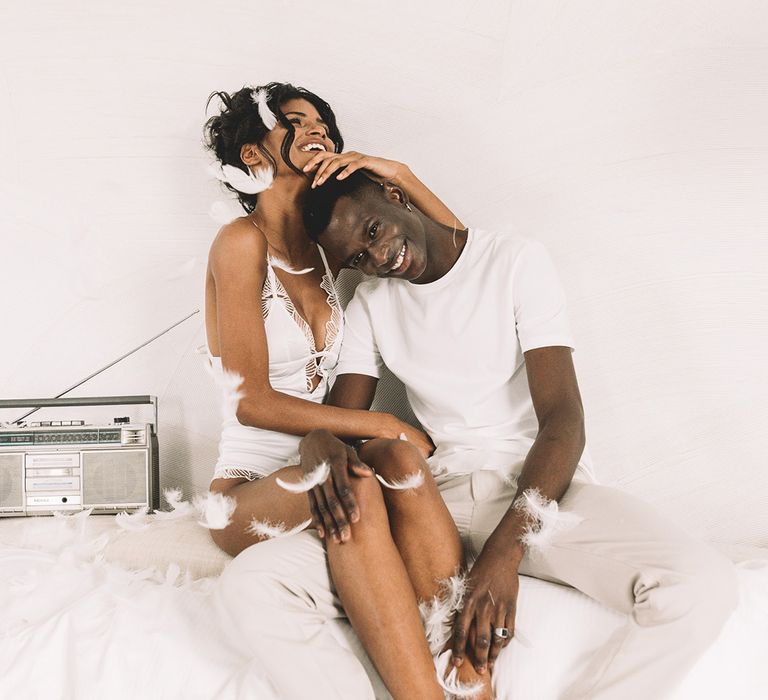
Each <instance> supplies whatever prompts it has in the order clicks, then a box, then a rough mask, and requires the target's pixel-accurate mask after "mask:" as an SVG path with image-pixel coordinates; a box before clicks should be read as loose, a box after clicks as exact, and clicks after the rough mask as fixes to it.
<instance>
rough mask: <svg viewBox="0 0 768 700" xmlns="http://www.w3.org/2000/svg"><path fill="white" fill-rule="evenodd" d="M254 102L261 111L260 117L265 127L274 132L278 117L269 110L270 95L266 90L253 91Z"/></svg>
mask: <svg viewBox="0 0 768 700" xmlns="http://www.w3.org/2000/svg"><path fill="white" fill-rule="evenodd" d="M252 94H253V102H254V104H255V105H256V107H257V108H258V110H259V117H260V118H261V121H263V122H264V126H266V127H267V129H269V131H272V129H274V128H275V127H276V126H277V117H276V116H275V113H274V112H273V111H272V110H271V109H270V108H269V104H268V100H269V95H268V94H267V91H266V90H265V89H264V88H259V89H258V90H252Z"/></svg>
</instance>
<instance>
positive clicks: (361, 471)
mask: <svg viewBox="0 0 768 700" xmlns="http://www.w3.org/2000/svg"><path fill="white" fill-rule="evenodd" d="M299 454H300V455H301V467H302V470H303V471H304V474H308V473H310V472H312V471H314V470H315V469H316V468H317V466H318V465H319V464H320V463H321V462H327V463H328V464H329V465H330V468H331V475H330V477H328V478H327V479H326V480H325V481H324V482H323V483H322V484H319V485H318V486H315V487H314V488H313V489H312V490H311V491H309V492H308V496H309V510H310V512H311V513H312V525H313V526H314V527H315V529H316V530H317V534H318V535H319V536H320V537H325V535H326V533H327V534H329V535H330V536H331V537H333V539H334V542H346V541H347V540H348V539H349V538H350V537H351V536H352V529H351V527H350V523H356V522H357V521H358V520H360V508H359V506H358V505H357V502H356V501H355V496H354V494H353V492H352V486H351V484H350V475H351V476H353V477H370V476H373V470H372V469H371V468H370V467H368V466H367V465H365V464H363V463H362V462H361V461H360V458H359V457H358V456H357V452H355V450H354V449H352V448H351V447H350V446H349V445H347V444H346V443H344V442H342V441H341V440H339V439H338V438H337V437H335V436H334V435H332V434H331V433H329V432H328V431H327V430H313V431H312V432H311V433H309V434H308V435H307V436H306V437H305V438H304V439H303V440H302V441H301V445H300V446H299Z"/></svg>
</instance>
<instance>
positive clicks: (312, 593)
mask: <svg viewBox="0 0 768 700" xmlns="http://www.w3.org/2000/svg"><path fill="white" fill-rule="evenodd" d="M211 603H212V605H213V606H214V610H215V611H216V613H217V615H218V617H219V618H220V620H221V622H222V628H223V629H225V630H226V631H227V633H228V639H229V642H230V644H231V645H232V647H235V648H236V650H237V651H238V652H239V653H240V654H241V655H243V656H245V657H248V658H251V659H252V661H251V663H253V664H256V665H258V666H259V670H263V671H264V675H265V676H266V678H267V679H268V680H269V681H270V682H271V685H272V687H273V689H274V691H275V695H276V697H279V698H286V699H293V698H295V699H298V698H310V697H313V698H324V699H330V698H334V699H337V700H342V699H343V698H361V699H362V700H365V699H368V700H373V698H374V692H373V688H372V687H371V682H370V681H369V679H368V676H367V674H366V671H365V669H364V667H363V665H362V664H361V663H360V661H359V660H358V659H357V658H356V657H355V655H354V654H353V653H352V652H351V651H349V650H348V649H345V648H344V647H343V646H342V645H341V644H339V642H338V640H337V639H336V636H335V635H334V633H333V631H332V629H331V624H332V621H333V620H335V619H339V618H343V617H344V611H343V609H342V607H341V602H340V601H339V599H338V597H337V596H336V594H335V592H334V588H333V585H332V583H331V579H330V572H329V570H328V562H327V558H326V553H325V547H324V546H323V543H322V541H321V540H320V539H319V538H318V536H317V534H316V533H315V531H314V530H306V531H304V532H302V533H299V534H297V535H291V536H289V537H282V538H277V539H274V540H268V541H266V542H262V543H260V544H255V545H252V546H250V547H248V548H247V549H245V550H243V552H241V553H240V554H239V555H238V556H237V557H235V558H234V559H233V560H232V561H231V562H230V563H229V564H228V565H227V567H226V568H225V569H224V572H223V573H222V575H221V576H220V577H219V579H218V580H217V582H216V586H215V588H214V590H213V592H212V594H211Z"/></svg>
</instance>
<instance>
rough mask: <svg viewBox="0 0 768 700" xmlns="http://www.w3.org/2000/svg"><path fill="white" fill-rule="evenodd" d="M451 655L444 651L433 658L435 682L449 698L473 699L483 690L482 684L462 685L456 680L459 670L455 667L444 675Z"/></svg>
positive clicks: (478, 682)
mask: <svg viewBox="0 0 768 700" xmlns="http://www.w3.org/2000/svg"><path fill="white" fill-rule="evenodd" d="M451 654H452V652H451V650H450V649H446V650H445V651H444V652H443V653H442V654H439V655H438V656H436V657H435V670H436V671H437V682H438V683H439V684H440V687H441V688H442V689H443V690H444V691H446V693H448V694H449V695H450V696H451V697H456V698H473V697H475V696H476V695H478V694H480V693H481V692H482V690H483V684H482V682H481V681H476V682H475V683H462V682H461V681H459V680H457V679H456V676H457V674H458V671H459V669H458V668H456V667H455V666H453V667H452V668H451V672H450V673H448V675H446V671H447V670H448V663H449V661H450V659H451Z"/></svg>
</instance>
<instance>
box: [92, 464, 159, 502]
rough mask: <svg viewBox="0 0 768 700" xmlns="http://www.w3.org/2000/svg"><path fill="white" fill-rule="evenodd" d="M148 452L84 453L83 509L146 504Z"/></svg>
mask: <svg viewBox="0 0 768 700" xmlns="http://www.w3.org/2000/svg"><path fill="white" fill-rule="evenodd" d="M146 502H147V452H146V451H145V450H114V451H108V452H107V451H105V452H83V505H84V506H85V507H88V506H91V505H102V504H121V503H146Z"/></svg>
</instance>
